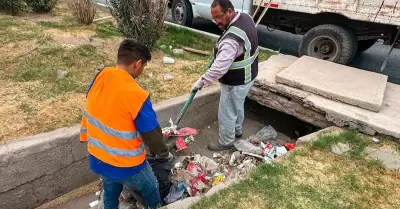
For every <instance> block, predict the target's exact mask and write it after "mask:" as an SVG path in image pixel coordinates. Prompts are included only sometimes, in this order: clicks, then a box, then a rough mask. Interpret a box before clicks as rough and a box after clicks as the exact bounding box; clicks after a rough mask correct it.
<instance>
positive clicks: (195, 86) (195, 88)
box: [190, 77, 204, 92]
mask: <svg viewBox="0 0 400 209" xmlns="http://www.w3.org/2000/svg"><path fill="white" fill-rule="evenodd" d="M203 85H204V84H203V82H202V80H201V77H200V78H199V79H198V80H197V81H196V82H194V83H193V85H192V89H191V91H190V92H194V91H198V90H201V88H203Z"/></svg>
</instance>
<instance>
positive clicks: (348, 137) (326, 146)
mask: <svg viewBox="0 0 400 209" xmlns="http://www.w3.org/2000/svg"><path fill="white" fill-rule="evenodd" d="M339 142H341V143H347V144H349V145H350V146H351V148H352V151H351V152H350V155H351V156H353V157H360V156H361V154H362V153H363V152H364V149H365V147H366V146H367V145H368V144H369V143H370V141H369V140H367V139H366V137H365V136H364V135H363V134H360V133H358V132H356V131H344V132H342V133H340V134H337V135H335V134H330V133H328V134H320V135H319V136H318V139H317V140H316V141H314V142H313V143H312V144H311V148H312V149H320V150H330V148H331V147H332V146H333V145H335V144H337V143H339Z"/></svg>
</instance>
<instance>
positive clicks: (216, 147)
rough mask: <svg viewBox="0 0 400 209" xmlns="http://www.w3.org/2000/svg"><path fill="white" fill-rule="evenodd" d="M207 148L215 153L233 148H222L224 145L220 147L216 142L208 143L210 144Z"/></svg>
mask: <svg viewBox="0 0 400 209" xmlns="http://www.w3.org/2000/svg"><path fill="white" fill-rule="evenodd" d="M207 147H208V149H209V150H211V151H216V152H218V151H224V150H228V149H231V148H233V145H231V146H224V145H221V144H220V143H219V142H218V141H213V142H210V143H209V144H208V145H207Z"/></svg>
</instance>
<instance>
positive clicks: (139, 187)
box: [102, 161, 161, 209]
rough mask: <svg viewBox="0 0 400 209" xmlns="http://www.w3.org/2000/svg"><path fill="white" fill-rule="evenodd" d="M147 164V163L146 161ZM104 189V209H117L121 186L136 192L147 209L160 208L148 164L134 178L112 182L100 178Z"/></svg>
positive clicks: (155, 182)
mask: <svg viewBox="0 0 400 209" xmlns="http://www.w3.org/2000/svg"><path fill="white" fill-rule="evenodd" d="M146 163H147V161H146ZM102 179H103V188H104V209H118V204H119V201H118V197H119V196H120V194H121V192H122V188H123V185H125V186H126V187H128V188H129V189H132V190H134V191H137V192H138V193H139V194H140V195H141V196H142V197H143V199H144V201H145V203H146V207H147V208H157V207H161V199H160V193H159V190H158V183H157V179H156V177H155V176H154V174H153V170H152V169H151V167H150V165H149V163H147V165H146V167H145V168H144V169H143V170H142V171H140V172H139V173H138V174H136V175H134V176H130V177H128V178H125V179H122V180H112V179H109V178H107V177H105V176H102Z"/></svg>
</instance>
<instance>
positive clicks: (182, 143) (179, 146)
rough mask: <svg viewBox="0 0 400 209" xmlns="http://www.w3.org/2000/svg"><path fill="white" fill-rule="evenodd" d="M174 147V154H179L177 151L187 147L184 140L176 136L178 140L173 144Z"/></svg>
mask: <svg viewBox="0 0 400 209" xmlns="http://www.w3.org/2000/svg"><path fill="white" fill-rule="evenodd" d="M175 146H176V148H177V149H176V152H179V151H181V150H184V149H187V148H188V147H187V145H186V143H185V140H184V139H183V138H182V137H180V136H178V139H177V140H176V142H175Z"/></svg>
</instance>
